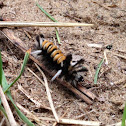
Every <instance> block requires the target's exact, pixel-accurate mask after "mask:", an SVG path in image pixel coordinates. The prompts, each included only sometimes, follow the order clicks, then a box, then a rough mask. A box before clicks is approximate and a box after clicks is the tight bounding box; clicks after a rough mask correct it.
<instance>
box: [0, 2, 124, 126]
mask: <svg viewBox="0 0 126 126" xmlns="http://www.w3.org/2000/svg"><path fill="white" fill-rule="evenodd" d="M3 3H4V5H5V6H3V7H1V8H0V15H2V16H3V17H4V18H5V19H10V20H14V21H42V22H50V21H51V20H50V19H49V18H48V17H47V16H46V15H45V14H44V13H42V12H41V11H40V10H39V8H38V7H37V6H36V4H35V2H34V1H31V0H22V1H19V0H3ZM38 3H39V4H40V5H41V6H42V7H43V8H44V9H45V10H46V11H47V12H48V13H50V14H51V16H53V17H54V18H55V19H56V20H58V21H59V22H81V23H84V22H86V23H92V24H94V27H68V28H64V27H63V28H58V30H59V35H60V39H61V43H62V44H61V45H60V46H59V45H58V42H57V39H56V35H55V28H47V27H46V28H38V27H36V28H13V31H14V32H15V35H16V36H17V37H18V38H20V39H21V40H22V41H24V42H25V44H26V45H24V46H27V47H28V48H30V47H31V48H34V46H35V37H36V35H37V34H40V33H42V34H43V35H44V36H45V38H46V39H48V40H51V41H54V42H56V43H57V45H58V46H59V48H60V49H61V50H62V51H63V52H64V53H65V54H67V53H72V54H76V55H80V56H81V57H83V58H84V59H85V62H84V66H85V67H87V68H88V70H89V71H88V73H87V75H86V77H85V82H86V83H85V87H87V88H90V90H91V91H92V92H93V93H95V94H96V95H97V97H98V98H99V99H100V101H94V103H93V104H92V105H88V104H86V103H85V102H82V101H81V100H80V99H78V98H77V97H76V96H75V95H74V94H73V93H72V92H70V91H69V90H68V89H66V88H65V87H63V86H62V85H60V84H59V83H55V82H54V83H53V84H51V83H49V88H50V89H51V90H52V93H51V94H52V98H53V102H54V106H55V108H56V111H57V114H58V116H59V117H62V115H63V114H64V113H66V114H65V115H64V118H70V119H80V120H88V121H99V122H102V123H103V124H105V125H107V124H110V125H111V124H114V123H117V122H120V121H121V119H122V114H123V108H124V104H125V99H126V30H125V29H126V23H125V20H126V11H125V10H124V7H123V6H122V3H121V0H120V1H117V0H100V1H99V0H94V1H93V0H91V1H89V0H60V1H57V0H46V1H39V2H38ZM26 32H27V33H29V34H30V36H31V38H29V37H28V36H27V34H26ZM88 44H100V45H103V46H104V47H103V48H102V49H98V48H92V47H89V45H88ZM107 45H112V49H111V50H110V52H108V53H107V60H108V64H105V62H104V63H103V65H102V68H101V70H100V74H99V78H98V83H97V84H94V75H95V71H96V68H97V65H98V64H99V63H100V61H101V59H103V58H104V50H105V47H106V46H107ZM0 49H1V50H2V58H3V60H5V61H7V62H8V64H7V66H4V71H5V75H6V77H7V79H8V82H9V83H10V82H12V80H14V78H15V77H16V76H17V75H18V74H19V71H20V68H21V64H22V62H23V55H22V54H21V51H20V50H18V48H17V47H15V46H14V45H13V44H11V43H10V42H9V40H7V39H6V38H5V37H4V36H3V35H0ZM117 55H118V56H117ZM122 56H123V57H122ZM32 66H33V67H32ZM29 68H30V69H31V70H32V71H34V72H35V73H36V74H37V75H38V76H39V77H40V78H41V74H40V72H39V71H37V70H35V67H34V65H33V63H28V66H27V67H26V69H25V72H24V74H23V75H22V76H21V79H20V80H19V81H18V82H17V83H16V84H15V85H14V86H13V87H12V88H11V93H12V96H13V98H14V100H15V103H19V104H20V105H22V106H23V107H24V108H25V109H27V110H29V111H30V112H32V113H33V114H35V115H36V116H37V117H39V118H41V119H42V120H43V118H42V117H51V118H54V117H53V114H52V112H50V111H48V110H45V109H43V108H40V107H38V106H36V104H34V103H33V102H32V101H31V100H29V99H28V98H27V97H26V96H25V95H24V93H22V91H21V90H20V89H19V85H21V86H22V87H23V88H24V89H25V90H26V91H27V92H28V93H29V94H30V96H32V97H33V98H34V99H35V100H37V101H38V102H40V103H41V104H42V105H44V106H47V107H49V103H48V99H47V95H46V92H45V87H44V86H43V85H42V84H41V83H40V81H38V79H36V77H35V76H33V74H32V73H31V72H29ZM47 78H48V80H49V79H50V78H49V77H48V75H47ZM22 112H23V113H24V114H26V113H25V112H24V111H22ZM14 115H15V118H16V121H17V122H19V124H20V125H24V124H23V122H21V121H20V120H19V118H18V117H17V116H16V112H15V111H14ZM1 117H2V116H1ZM0 120H1V119H0ZM44 123H45V124H46V125H47V126H49V125H50V126H51V125H53V124H54V122H53V121H45V120H44ZM36 125H37V124H36ZM57 125H59V124H57Z"/></svg>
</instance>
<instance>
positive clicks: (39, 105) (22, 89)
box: [18, 84, 51, 110]
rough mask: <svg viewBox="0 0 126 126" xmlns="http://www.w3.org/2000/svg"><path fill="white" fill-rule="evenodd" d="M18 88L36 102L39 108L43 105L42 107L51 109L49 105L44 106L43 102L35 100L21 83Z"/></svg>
mask: <svg viewBox="0 0 126 126" xmlns="http://www.w3.org/2000/svg"><path fill="white" fill-rule="evenodd" d="M18 89H19V90H20V91H21V92H22V93H24V94H25V95H26V96H27V97H28V98H29V99H30V100H31V101H32V102H33V103H35V105H36V106H37V107H39V108H40V107H42V108H44V109H48V110H51V109H50V108H49V107H46V106H42V104H41V103H39V102H38V101H37V100H35V99H34V98H32V96H31V95H30V94H29V93H28V92H27V91H26V90H25V89H24V88H23V87H22V86H21V85H19V84H18Z"/></svg>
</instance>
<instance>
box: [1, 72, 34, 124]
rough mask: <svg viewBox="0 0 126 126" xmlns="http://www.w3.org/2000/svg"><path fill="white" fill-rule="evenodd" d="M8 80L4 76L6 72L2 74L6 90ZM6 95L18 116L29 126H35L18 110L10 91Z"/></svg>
mask: <svg viewBox="0 0 126 126" xmlns="http://www.w3.org/2000/svg"><path fill="white" fill-rule="evenodd" d="M7 85H8V84H7V80H6V77H5V75H4V71H3V73H2V86H3V88H5V87H6V86H7ZM6 95H7V96H8V98H9V99H10V101H11V102H12V104H13V106H14V108H15V110H16V112H17V114H18V116H19V117H20V118H21V119H22V120H23V121H24V122H25V123H26V124H27V125H28V126H34V124H33V123H32V122H31V121H30V120H29V119H28V118H27V117H26V116H25V115H24V114H23V113H22V112H21V111H20V110H19V109H18V107H17V106H16V105H15V104H14V101H13V99H12V96H11V93H10V91H9V90H7V92H6Z"/></svg>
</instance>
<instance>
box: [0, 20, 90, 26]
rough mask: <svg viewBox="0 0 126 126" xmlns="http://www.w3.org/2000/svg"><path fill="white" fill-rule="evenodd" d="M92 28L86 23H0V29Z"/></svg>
mask: <svg viewBox="0 0 126 126" xmlns="http://www.w3.org/2000/svg"><path fill="white" fill-rule="evenodd" d="M76 26H85V27H86V26H93V24H86V23H63V22H26V21H24V22H20V21H0V27H76Z"/></svg>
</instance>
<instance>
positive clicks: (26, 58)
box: [3, 51, 30, 93]
mask: <svg viewBox="0 0 126 126" xmlns="http://www.w3.org/2000/svg"><path fill="white" fill-rule="evenodd" d="M29 54H30V52H29V51H27V52H26V53H25V57H24V61H23V65H22V68H21V72H20V74H19V75H18V77H17V78H16V79H15V80H14V81H13V82H12V83H11V84H9V85H7V86H6V87H5V88H3V89H4V93H5V92H7V90H8V89H9V88H10V87H11V86H13V84H14V83H15V82H16V81H17V80H18V79H19V78H20V77H21V75H22V73H23V71H24V68H25V66H26V63H27V61H28V58H29Z"/></svg>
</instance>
